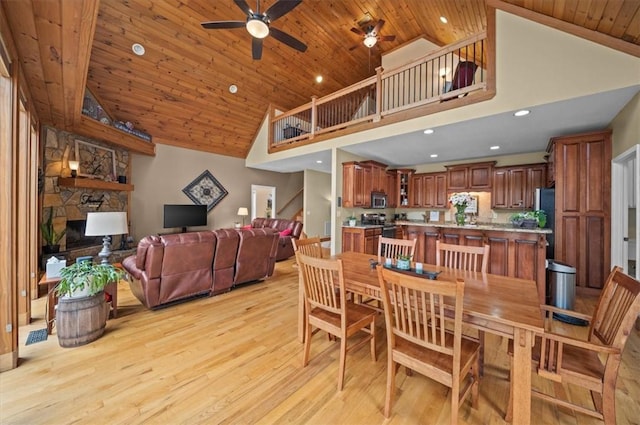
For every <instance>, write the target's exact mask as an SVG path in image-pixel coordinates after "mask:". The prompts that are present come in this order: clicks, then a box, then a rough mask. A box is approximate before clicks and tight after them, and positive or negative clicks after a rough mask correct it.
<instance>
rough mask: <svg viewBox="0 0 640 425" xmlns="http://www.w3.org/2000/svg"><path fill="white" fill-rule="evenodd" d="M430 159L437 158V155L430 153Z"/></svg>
mask: <svg viewBox="0 0 640 425" xmlns="http://www.w3.org/2000/svg"><path fill="white" fill-rule="evenodd" d="M429 156H430V157H431V158H437V157H438V154H437V153H432V154H431V155H429Z"/></svg>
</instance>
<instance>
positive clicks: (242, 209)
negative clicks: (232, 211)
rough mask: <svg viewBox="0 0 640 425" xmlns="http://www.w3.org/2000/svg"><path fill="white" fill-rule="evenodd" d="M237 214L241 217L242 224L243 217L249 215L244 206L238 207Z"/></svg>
mask: <svg viewBox="0 0 640 425" xmlns="http://www.w3.org/2000/svg"><path fill="white" fill-rule="evenodd" d="M238 215H239V216H241V217H242V225H243V226H244V218H245V217H246V216H248V215H249V210H247V208H246V207H240V208H238Z"/></svg>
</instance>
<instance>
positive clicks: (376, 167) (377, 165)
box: [360, 161, 387, 193]
mask: <svg viewBox="0 0 640 425" xmlns="http://www.w3.org/2000/svg"><path fill="white" fill-rule="evenodd" d="M360 165H361V166H362V167H368V168H369V170H370V172H371V192H385V193H386V192H387V190H386V188H387V164H383V163H381V162H377V161H361V162H360Z"/></svg>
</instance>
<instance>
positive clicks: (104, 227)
mask: <svg viewBox="0 0 640 425" xmlns="http://www.w3.org/2000/svg"><path fill="white" fill-rule="evenodd" d="M128 232H129V229H128V228H127V213H126V212H90V213H87V226H86V229H85V232H84V234H85V236H104V237H103V238H102V250H101V251H100V252H99V253H98V257H100V258H102V261H100V263H101V264H109V256H110V255H111V235H124V234H126V233H128Z"/></svg>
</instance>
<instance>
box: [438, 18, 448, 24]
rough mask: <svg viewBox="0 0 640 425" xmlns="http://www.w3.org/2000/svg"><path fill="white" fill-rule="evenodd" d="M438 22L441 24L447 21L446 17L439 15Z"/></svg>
mask: <svg viewBox="0 0 640 425" xmlns="http://www.w3.org/2000/svg"><path fill="white" fill-rule="evenodd" d="M440 22H442V23H443V24H446V23H447V22H449V21H447V18H445V17H444V16H441V17H440Z"/></svg>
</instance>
